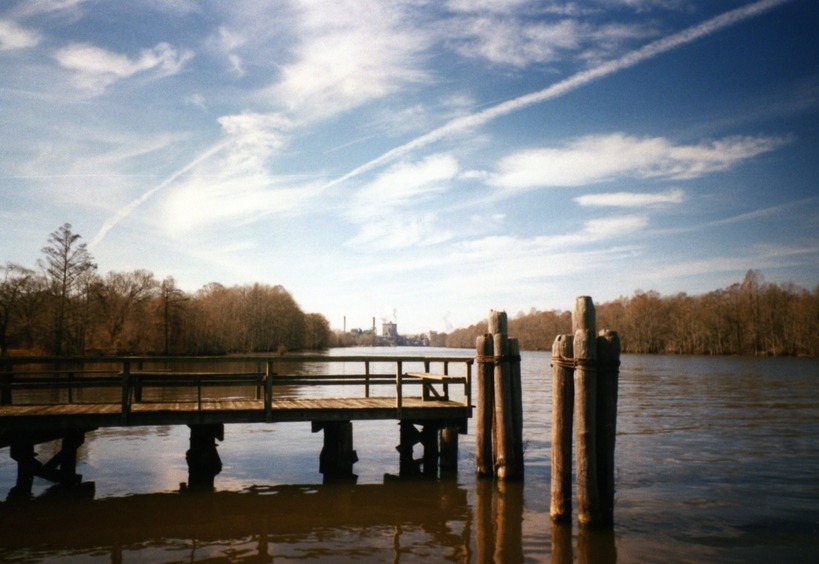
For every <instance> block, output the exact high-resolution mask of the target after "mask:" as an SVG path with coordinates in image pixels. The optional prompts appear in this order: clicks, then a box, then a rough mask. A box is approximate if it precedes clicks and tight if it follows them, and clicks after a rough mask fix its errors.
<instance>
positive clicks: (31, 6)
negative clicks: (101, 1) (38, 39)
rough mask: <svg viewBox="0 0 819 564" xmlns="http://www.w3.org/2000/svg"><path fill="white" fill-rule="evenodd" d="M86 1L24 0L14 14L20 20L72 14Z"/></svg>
mask: <svg viewBox="0 0 819 564" xmlns="http://www.w3.org/2000/svg"><path fill="white" fill-rule="evenodd" d="M87 1H88V0H25V1H24V2H22V3H21V4H20V5H19V6H18V7H17V8H16V9H15V10H14V13H15V15H17V16H18V17H21V18H29V17H32V16H39V15H41V14H55V13H60V12H62V13H72V12H76V11H77V9H78V8H79V7H80V6H81V5H82V4H84V3H86V2H87Z"/></svg>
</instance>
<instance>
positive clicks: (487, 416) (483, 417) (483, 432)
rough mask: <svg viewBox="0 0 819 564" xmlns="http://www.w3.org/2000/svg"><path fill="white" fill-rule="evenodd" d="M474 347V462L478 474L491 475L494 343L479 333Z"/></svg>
mask: <svg viewBox="0 0 819 564" xmlns="http://www.w3.org/2000/svg"><path fill="white" fill-rule="evenodd" d="M475 348H476V349H477V350H476V352H477V355H476V356H477V360H476V362H477V370H476V376H477V380H478V399H477V405H476V406H475V407H476V410H475V411H476V413H475V417H476V419H477V424H476V425H475V439H476V441H477V448H476V451H475V462H476V465H477V471H478V476H492V475H493V474H494V468H493V464H492V418H493V413H494V409H495V384H494V381H493V379H494V374H495V361H494V358H493V356H494V354H495V345H494V340H493V339H492V335H489V334H486V335H481V336H480V337H478V339H477V343H476V346H475Z"/></svg>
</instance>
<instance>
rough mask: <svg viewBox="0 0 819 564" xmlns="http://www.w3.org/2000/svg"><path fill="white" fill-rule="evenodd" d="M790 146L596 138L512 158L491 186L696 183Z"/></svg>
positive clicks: (742, 140) (764, 141) (751, 140)
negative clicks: (624, 180)
mask: <svg viewBox="0 0 819 564" xmlns="http://www.w3.org/2000/svg"><path fill="white" fill-rule="evenodd" d="M786 142H788V139H782V138H769V137H729V138H727V139H721V140H719V141H715V142H712V143H701V144H698V145H674V144H672V143H671V142H670V141H669V140H667V139H665V138H662V137H646V138H637V137H631V136H628V135H624V134H622V133H613V134H610V135H593V136H588V137H583V138H581V139H578V140H576V141H573V142H571V143H569V144H567V145H566V146H564V147H558V148H552V147H547V148H540V149H529V150H525V151H520V152H517V153H513V154H512V155H509V156H507V157H505V158H504V159H503V160H501V162H500V164H499V166H498V171H497V172H496V173H495V174H493V175H492V176H491V177H490V178H489V183H490V184H491V185H493V186H498V187H501V188H508V189H512V190H526V189H532V188H540V187H554V186H583V185H586V184H593V183H597V182H604V181H607V180H611V179H613V178H618V177H623V176H629V177H637V178H672V179H675V180H683V179H691V178H696V177H699V176H703V175H706V174H712V173H715V172H721V171H725V170H728V169H730V168H731V167H732V166H734V165H735V164H737V163H739V162H741V161H743V160H745V159H749V158H752V157H755V156H757V155H759V154H762V153H765V152H768V151H772V150H774V149H776V148H777V147H779V146H781V145H782V144H784V143H786Z"/></svg>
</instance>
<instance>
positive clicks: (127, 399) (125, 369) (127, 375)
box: [121, 360, 131, 424]
mask: <svg viewBox="0 0 819 564" xmlns="http://www.w3.org/2000/svg"><path fill="white" fill-rule="evenodd" d="M121 414H122V415H121V417H122V423H123V424H127V423H128V416H129V415H130V414H131V362H130V361H128V360H125V361H123V362H122V410H121Z"/></svg>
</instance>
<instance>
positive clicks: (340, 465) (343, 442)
mask: <svg viewBox="0 0 819 564" xmlns="http://www.w3.org/2000/svg"><path fill="white" fill-rule="evenodd" d="M312 430H313V432H314V433H318V432H319V431H321V430H324V444H323V447H322V449H321V454H319V472H320V473H321V474H322V475H323V476H324V480H325V481H334V480H347V479H355V478H356V476H355V474H353V464H355V463H356V462H358V454H357V453H356V451H355V450H354V449H353V423H352V422H351V421H313V422H312Z"/></svg>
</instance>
